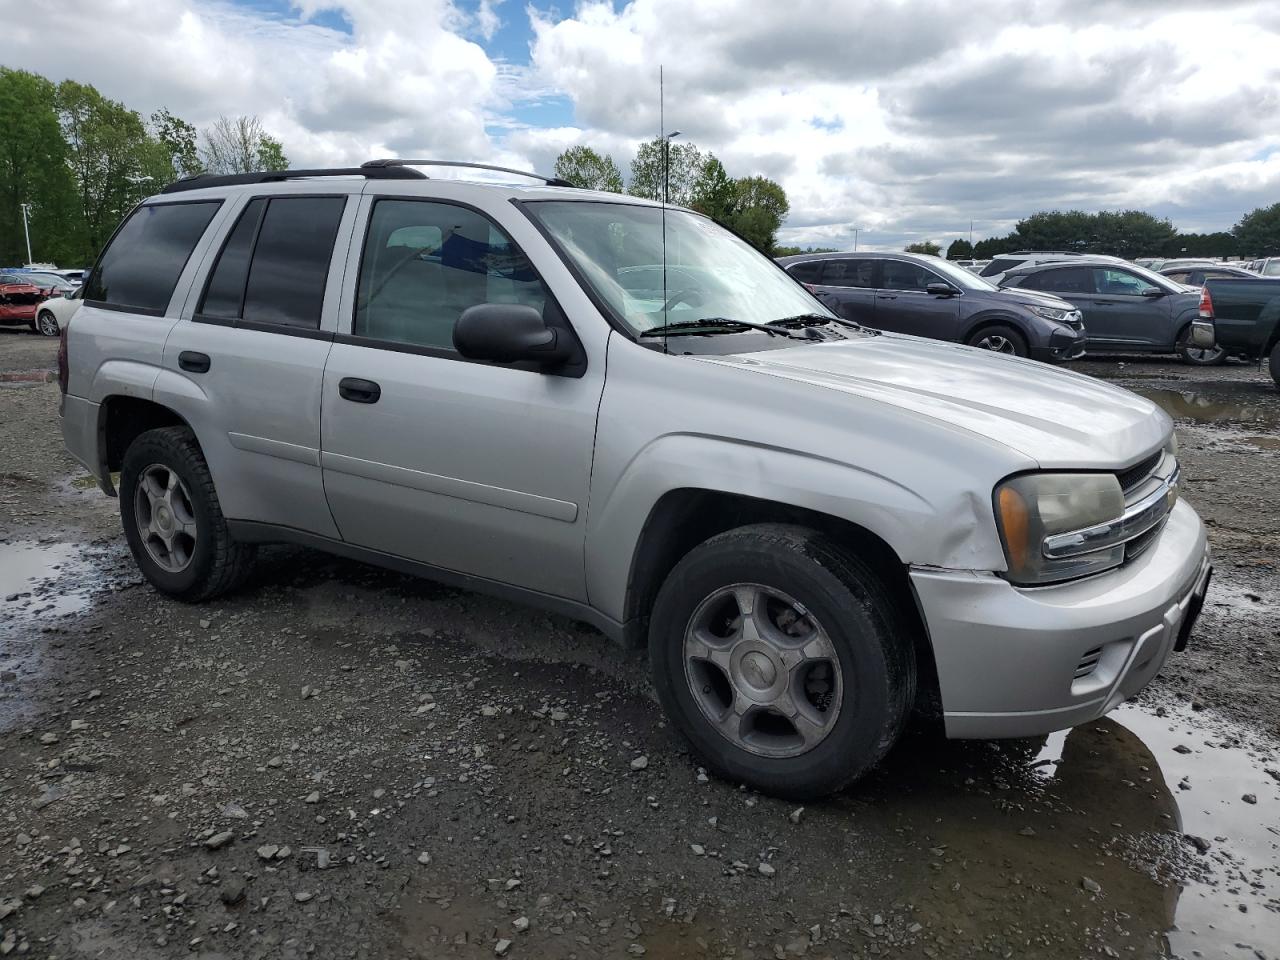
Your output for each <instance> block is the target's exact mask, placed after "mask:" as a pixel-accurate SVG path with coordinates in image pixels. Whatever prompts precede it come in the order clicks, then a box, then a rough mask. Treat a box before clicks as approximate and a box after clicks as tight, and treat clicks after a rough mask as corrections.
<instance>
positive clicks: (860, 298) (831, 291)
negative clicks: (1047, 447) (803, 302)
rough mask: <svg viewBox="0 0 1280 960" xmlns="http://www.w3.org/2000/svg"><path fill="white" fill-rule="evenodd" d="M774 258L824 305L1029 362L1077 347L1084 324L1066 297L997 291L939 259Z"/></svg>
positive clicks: (861, 319) (1066, 355) (1071, 353)
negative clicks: (1014, 355) (1030, 358)
mask: <svg viewBox="0 0 1280 960" xmlns="http://www.w3.org/2000/svg"><path fill="white" fill-rule="evenodd" d="M778 263H779V264H781V265H782V267H783V269H785V270H786V271H787V273H789V274H791V276H792V277H794V278H795V279H796V280H799V281H800V282H801V283H803V284H804V285H805V286H806V287H808V288H809V290H810V291H811V292H813V294H814V295H815V296H817V297H818V299H819V300H821V301H822V302H823V303H824V304H826V305H827V307H829V308H830V309H831V310H834V311H835V312H836V313H838V314H840V316H842V317H845V318H847V319H849V320H854V321H857V322H858V323H861V324H863V325H864V326H868V327H875V328H877V329H880V330H891V331H893V332H895V333H909V334H914V335H915V336H920V337H932V338H933V339H935V340H951V341H954V342H956V343H964V344H968V345H969V346H973V347H982V348H985V349H987V350H995V351H997V352H999V353H1013V354H1017V355H1018V356H1020V357H1033V358H1034V359H1036V360H1068V359H1071V358H1073V357H1078V356H1080V355H1081V354H1083V353H1084V348H1085V327H1084V322H1083V321H1082V319H1081V316H1080V311H1078V310H1077V309H1076V308H1075V307H1073V306H1072V305H1071V304H1070V303H1067V301H1065V300H1062V299H1060V298H1058V297H1056V296H1053V295H1052V294H1047V293H1033V292H1031V291H1024V290H1001V289H999V288H998V287H996V286H993V285H992V284H991V283H989V282H988V281H986V280H984V279H983V278H982V277H977V276H974V275H973V274H972V273H970V272H969V271H968V270H965V269H964V268H963V267H957V266H956V265H955V264H953V263H948V262H947V261H946V260H943V259H941V258H939V257H928V256H921V255H919V254H913V253H826V254H799V255H797V256H793V257H782V258H781V259H779V260H778Z"/></svg>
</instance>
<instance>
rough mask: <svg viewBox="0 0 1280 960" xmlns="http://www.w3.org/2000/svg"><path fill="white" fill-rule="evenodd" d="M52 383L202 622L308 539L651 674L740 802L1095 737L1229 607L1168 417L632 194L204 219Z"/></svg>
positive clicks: (93, 317)
mask: <svg viewBox="0 0 1280 960" xmlns="http://www.w3.org/2000/svg"><path fill="white" fill-rule="evenodd" d="M664 251H667V252H668V253H669V254H670V255H671V260H670V261H669V262H667V263H666V266H667V268H668V270H669V271H671V272H672V273H678V274H679V280H678V283H679V284H680V286H679V287H678V288H676V287H672V286H671V285H670V283H669V282H668V285H667V286H666V288H665V289H663V288H662V287H659V288H658V290H657V292H656V294H655V292H654V291H653V290H652V289H651V287H652V279H651V275H652V273H653V272H654V270H655V269H661V268H662V267H663V265H664V262H665V261H664ZM630 268H647V269H643V270H642V269H634V270H632V269H630ZM622 270H628V271H629V272H628V273H626V274H624V277H625V278H626V280H627V283H626V284H624V283H622V282H619V279H618V278H619V273H620V272H621V271H622ZM646 274H648V275H646ZM669 279H670V278H669ZM59 383H60V386H61V390H62V428H63V434H64V437H65V439H66V444H67V448H68V450H69V451H70V452H71V453H72V454H73V455H74V456H75V457H76V458H77V459H79V460H80V462H81V463H83V464H84V465H85V467H86V468H87V469H88V470H89V471H90V472H91V473H92V474H93V475H94V477H96V478H97V481H98V483H99V484H100V486H101V487H102V489H103V490H104V491H105V492H107V493H108V494H111V495H114V494H115V493H116V485H115V482H114V481H113V477H112V472H113V471H116V470H119V471H120V479H119V496H120V514H121V520H122V523H123V526H124V534H125V537H126V539H127V541H128V544H129V547H130V550H131V551H132V553H133V556H134V559H135V560H136V562H137V564H138V566H139V568H140V569H141V571H142V572H143V574H144V575H145V577H146V578H147V579H148V580H149V581H150V583H151V584H152V585H154V586H155V587H156V588H157V589H158V590H160V591H162V592H164V593H166V594H169V595H170V596H173V597H176V598H180V599H182V600H186V601H191V602H196V601H203V600H208V599H210V598H212V597H215V596H218V595H219V594H222V593H224V592H226V591H228V590H230V589H232V588H234V587H235V586H237V585H238V584H241V583H243V582H244V579H245V576H246V574H247V573H248V571H249V569H250V566H251V562H252V560H253V556H254V546H255V544H257V543H260V542H268V541H291V542H294V543H302V544H306V545H309V546H312V547H316V548H319V549H321V550H327V551H331V552H334V553H338V554H342V555H345V556H348V557H354V558H357V559H361V560H365V561H368V562H370V563H376V564H381V565H384V566H389V567H393V568H395V569H398V570H403V571H411V572H415V573H420V574H423V575H426V576H430V577H434V578H437V579H440V580H443V581H445V582H447V583H452V584H455V585H460V586H465V587H469V588H474V589H477V590H485V591H490V592H494V593H498V594H501V595H503V596H507V597H510V598H515V599H519V600H522V601H527V602H529V603H533V604H538V605H541V606H543V607H546V608H548V609H551V610H555V611H559V612H560V613H561V614H564V615H567V616H570V617H573V618H576V619H579V620H585V621H587V622H589V623H592V624H594V625H596V626H597V627H599V628H600V629H601V630H602V631H603V632H604V633H605V634H607V635H608V636H610V637H612V638H615V639H617V640H620V641H623V642H629V643H635V644H644V645H647V647H648V654H649V659H650V663H651V665H652V670H653V679H654V683H655V685H656V687H657V691H658V695H659V697H660V699H661V702H662V704H663V706H664V708H665V709H666V711H667V712H668V714H669V716H670V718H671V720H672V722H673V725H674V727H675V728H676V729H678V730H681V731H683V733H684V734H685V735H686V736H687V737H688V739H689V740H690V742H691V743H692V744H693V746H694V747H695V749H696V750H697V752H698V754H699V755H700V756H702V757H703V758H704V759H705V762H706V763H707V765H708V766H710V767H711V768H713V769H714V770H715V771H717V772H718V773H719V774H720V775H721V776H724V777H726V778H728V779H729V780H730V781H732V782H734V783H749V784H751V785H752V786H754V787H756V788H759V789H761V790H764V791H768V792H771V793H776V794H780V795H786V796H792V797H805V796H816V795H820V794H825V793H828V792H830V791H833V790H836V789H839V788H841V787H843V786H844V785H845V784H848V783H849V782H851V781H852V780H854V779H855V778H856V777H858V776H859V775H860V774H862V773H863V772H864V771H866V770H867V769H869V768H870V767H871V766H872V765H873V764H875V763H876V762H877V761H878V760H879V759H880V758H881V757H883V756H884V754H885V753H886V751H888V750H889V748H890V747H891V746H892V745H893V743H894V741H895V740H896V739H897V737H898V735H899V733H900V731H901V730H902V728H903V725H904V723H905V720H906V717H907V715H908V713H909V711H910V710H911V708H912V705H913V704H917V703H918V704H920V705H921V706H922V708H927V707H928V705H930V704H938V705H940V706H939V709H940V711H941V715H942V718H943V723H944V724H945V729H946V732H947V734H948V735H949V736H952V737H982V738H986V737H1021V736H1029V735H1035V734H1040V733H1043V732H1045V731H1050V730H1056V729H1061V728H1064V727H1067V726H1071V725H1073V724H1079V723H1085V722H1088V721H1091V720H1093V719H1095V718H1097V717H1098V716H1100V715H1102V714H1103V713H1105V712H1107V711H1108V710H1111V709H1112V708H1114V707H1115V706H1116V705H1118V704H1119V703H1121V702H1122V701H1124V700H1125V699H1127V698H1129V697H1131V696H1133V695H1134V694H1135V693H1137V692H1138V691H1139V690H1140V689H1141V688H1142V687H1143V686H1145V685H1146V684H1147V683H1148V682H1149V681H1150V680H1151V678H1152V677H1153V676H1154V675H1155V674H1156V672H1157V671H1158V670H1159V669H1160V668H1161V666H1162V665H1163V664H1164V662H1165V661H1166V659H1167V658H1168V657H1169V656H1170V655H1171V653H1172V651H1173V650H1175V649H1182V647H1183V646H1184V645H1185V643H1186V642H1187V639H1188V636H1189V635H1190V632H1191V630H1192V626H1193V624H1194V623H1195V620H1196V616H1197V614H1198V612H1199V610H1200V607H1201V604H1202V603H1203V598H1204V593H1205V590H1206V587H1207V584H1208V580H1209V576H1210V572H1211V571H1210V561H1209V554H1208V547H1207V542H1206V537H1205V529H1204V527H1203V525H1202V524H1201V522H1200V519H1199V518H1198V517H1197V516H1196V513H1195V511H1194V510H1193V509H1192V508H1191V507H1190V506H1189V505H1188V504H1187V503H1186V502H1185V501H1183V500H1180V499H1179V498H1178V495H1177V494H1178V478H1179V473H1178V463H1177V459H1176V455H1175V450H1174V440H1173V425H1172V422H1171V421H1170V419H1169V417H1168V416H1167V415H1166V414H1164V413H1163V412H1162V411H1161V410H1160V409H1159V408H1157V407H1156V406H1155V405H1154V404H1153V403H1151V402H1150V401H1148V400H1146V399H1143V398H1141V397H1139V396H1137V395H1135V394H1133V393H1130V392H1128V391H1126V390H1123V389H1120V388H1118V387H1114V386H1111V385H1108V384H1106V383H1103V382H1101V381H1099V380H1095V379H1092V378H1089V377H1084V376H1080V375H1076V374H1072V373H1069V372H1067V371H1063V370H1056V369H1053V368H1049V367H1045V366H1043V365H1039V364H1031V363H1030V362H1028V361H1024V360H1020V359H1018V358H1017V357H1012V356H1001V355H998V354H994V353H989V352H985V351H976V350H970V349H966V348H965V347H962V346H957V345H954V344H949V343H939V342H936V341H930V340H922V339H918V338H913V337H903V336H899V335H895V334H887V333H878V332H876V331H873V330H869V329H866V328H863V327H860V326H856V325H854V324H851V323H850V322H849V321H847V320H845V319H843V318H841V317H839V316H837V315H836V314H834V313H832V312H830V311H829V310H828V309H827V308H826V307H825V306H823V304H822V303H821V302H820V301H818V300H817V299H815V298H814V297H813V296H812V295H811V294H810V293H808V292H807V291H806V290H805V289H804V288H803V287H802V286H801V285H800V284H798V283H795V282H794V281H793V280H792V279H790V278H789V277H788V276H787V275H786V274H785V273H784V272H783V271H782V270H781V269H779V268H778V267H777V265H776V264H774V263H772V262H771V261H770V260H768V259H767V258H766V257H763V256H762V255H760V254H759V253H758V252H756V251H755V250H754V249H753V248H751V247H750V246H749V245H748V244H746V243H744V242H743V241H741V240H739V239H738V238H737V237H735V236H734V235H733V234H731V233H729V232H728V231H726V230H724V229H722V228H721V227H719V226H717V225H716V224H715V223H714V222H713V221H712V220H710V219H709V218H706V217H704V216H702V215H700V214H697V213H694V212H693V211H688V210H682V209H679V208H676V207H667V208H665V210H664V209H663V208H662V207H661V206H659V205H658V204H656V203H652V202H649V201H645V200H640V199H638V198H635V197H625V196H621V195H618V194H610V193H595V192H588V191H581V190H575V189H571V188H570V189H560V188H557V187H548V186H542V185H538V186H512V185H509V184H498V183H470V182H466V181H461V180H446V179H430V180H428V179H423V178H421V175H420V174H418V173H417V171H415V170H412V169H411V168H410V167H408V166H405V165H404V164H403V163H402V162H400V161H378V162H376V163H375V164H374V165H366V166H365V167H361V168H355V169H349V170H338V171H328V172H326V175H325V176H323V177H317V176H316V175H315V172H314V171H310V172H306V175H305V176H304V175H302V174H295V175H292V176H291V175H289V174H287V173H285V174H281V173H271V174H262V175H243V174H242V175H237V176H234V177H216V176H207V175H206V176H198V177H195V178H190V179H186V180H182V181H179V182H178V183H176V184H174V185H171V186H169V187H168V188H166V190H165V192H164V193H162V194H160V195H158V196H155V197H152V198H150V199H148V200H146V201H144V202H143V203H142V204H141V205H140V206H138V207H137V208H136V209H135V210H134V211H133V212H131V213H130V214H129V216H128V217H127V219H126V220H125V222H124V223H123V224H122V225H121V226H120V228H119V229H118V230H117V231H116V233H115V234H114V236H113V238H112V239H111V241H110V242H109V243H108V245H107V247H106V249H105V250H104V251H103V253H102V255H101V257H100V258H99V260H98V262H97V264H96V265H95V266H94V268H93V270H92V272H91V274H90V276H89V278H88V279H87V281H86V283H85V290H84V301H83V304H82V305H81V306H80V308H79V310H78V312H77V313H76V315H75V317H74V318H73V320H72V322H71V323H70V324H69V325H67V326H66V327H65V328H64V334H63V338H62V343H61V349H60V356H59Z"/></svg>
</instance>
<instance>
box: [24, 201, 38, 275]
mask: <svg viewBox="0 0 1280 960" xmlns="http://www.w3.org/2000/svg"><path fill="white" fill-rule="evenodd" d="M30 212H31V204H29V203H24V204H22V233H23V235H24V236H26V238H27V263H35V262H36V261H35V259H34V258H33V257H32V256H31V228H30V227H28V226H27V215H28V214H29V213H30Z"/></svg>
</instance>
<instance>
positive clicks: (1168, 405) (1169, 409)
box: [1133, 387, 1280, 436]
mask: <svg viewBox="0 0 1280 960" xmlns="http://www.w3.org/2000/svg"><path fill="white" fill-rule="evenodd" d="M1133 392H1134V393H1136V394H1138V395H1139V396H1142V397H1146V398H1147V399H1148V400H1150V401H1151V402H1153V403H1155V404H1156V405H1157V406H1159V407H1160V408H1161V409H1162V410H1164V411H1165V412H1166V413H1167V414H1169V416H1171V417H1173V418H1174V419H1175V420H1191V421H1193V422H1195V423H1204V424H1216V423H1233V424H1246V425H1249V427H1250V428H1252V429H1257V430H1258V431H1259V432H1260V433H1263V434H1264V435H1272V436H1274V435H1275V434H1276V433H1277V431H1280V406H1276V405H1273V404H1268V403H1265V402H1263V401H1262V400H1261V398H1255V397H1250V398H1248V399H1247V400H1236V399H1231V398H1228V397H1220V396H1211V395H1208V394H1204V393H1198V392H1196V391H1194V390H1168V389H1156V388H1151V387H1135V388H1134V389H1133Z"/></svg>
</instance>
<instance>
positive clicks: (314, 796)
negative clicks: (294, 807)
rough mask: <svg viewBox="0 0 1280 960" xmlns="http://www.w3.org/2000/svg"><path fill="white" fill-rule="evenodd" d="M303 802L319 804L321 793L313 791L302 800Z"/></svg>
mask: <svg viewBox="0 0 1280 960" xmlns="http://www.w3.org/2000/svg"><path fill="white" fill-rule="evenodd" d="M302 802H303V803H319V802H320V791H319V790H312V791H311V792H310V793H308V794H307V795H306V796H305V797H303V798H302Z"/></svg>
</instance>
